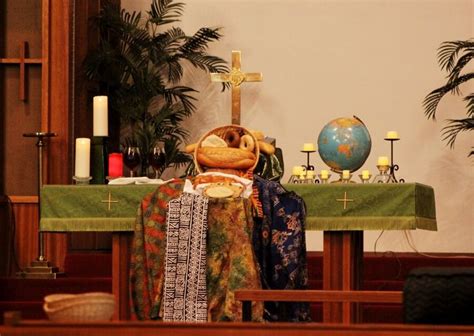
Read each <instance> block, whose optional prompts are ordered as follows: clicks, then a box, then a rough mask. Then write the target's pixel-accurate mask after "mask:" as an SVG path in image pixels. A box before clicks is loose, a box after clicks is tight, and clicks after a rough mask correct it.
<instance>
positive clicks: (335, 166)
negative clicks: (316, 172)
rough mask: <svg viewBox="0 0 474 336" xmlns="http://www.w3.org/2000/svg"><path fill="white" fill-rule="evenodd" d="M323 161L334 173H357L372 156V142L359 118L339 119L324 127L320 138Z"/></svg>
mask: <svg viewBox="0 0 474 336" xmlns="http://www.w3.org/2000/svg"><path fill="white" fill-rule="evenodd" d="M318 147H319V148H318V151H319V155H320V156H321V159H322V160H323V161H324V163H326V164H327V165H328V166H329V167H330V168H331V169H332V170H333V171H335V172H338V173H340V172H342V171H343V170H350V171H351V172H353V171H356V170H357V169H359V168H360V167H362V165H363V164H364V162H365V160H367V157H368V156H369V154H370V149H371V147H372V141H371V139H370V134H369V131H368V130H367V127H365V125H364V123H363V122H362V121H361V120H360V119H359V118H357V117H355V116H354V118H337V119H334V120H332V121H330V122H329V123H328V124H327V125H326V126H324V127H323V129H322V130H321V132H320V133H319V136H318Z"/></svg>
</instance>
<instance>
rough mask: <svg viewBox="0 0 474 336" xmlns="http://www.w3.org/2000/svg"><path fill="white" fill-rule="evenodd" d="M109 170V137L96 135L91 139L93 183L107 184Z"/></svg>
mask: <svg viewBox="0 0 474 336" xmlns="http://www.w3.org/2000/svg"><path fill="white" fill-rule="evenodd" d="M107 172H108V153H107V137H106V136H94V137H92V141H91V175H92V179H91V181H90V183H91V184H106V183H107V179H106V175H107Z"/></svg>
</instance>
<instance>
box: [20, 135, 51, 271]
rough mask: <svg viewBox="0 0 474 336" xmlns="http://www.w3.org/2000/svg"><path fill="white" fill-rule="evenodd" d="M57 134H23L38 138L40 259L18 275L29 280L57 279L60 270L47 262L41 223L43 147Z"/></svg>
mask: <svg viewBox="0 0 474 336" xmlns="http://www.w3.org/2000/svg"><path fill="white" fill-rule="evenodd" d="M56 135H57V134H56V133H50V132H35V133H26V134H23V136H24V137H28V138H37V142H36V147H37V148H38V257H37V258H36V260H34V261H32V262H31V264H30V266H29V267H27V268H26V269H25V271H23V272H19V273H17V275H18V276H20V277H23V278H28V279H55V278H56V277H57V274H58V268H57V267H52V266H51V263H50V262H49V261H47V260H46V256H45V253H44V237H43V233H42V232H41V231H40V221H41V187H42V186H43V147H44V146H45V145H46V141H45V138H46V139H47V138H51V137H55V136H56Z"/></svg>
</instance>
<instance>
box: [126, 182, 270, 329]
mask: <svg viewBox="0 0 474 336" xmlns="http://www.w3.org/2000/svg"><path fill="white" fill-rule="evenodd" d="M183 185H184V183H183V181H181V180H175V181H174V182H172V183H168V184H165V185H162V186H160V187H158V189H157V190H156V191H155V192H153V193H152V194H150V195H147V196H146V197H145V198H144V199H143V201H142V204H141V206H140V208H139V213H138V215H137V220H136V228H135V236H134V241H133V249H132V262H131V270H130V271H131V276H130V280H131V296H132V312H133V313H134V314H135V317H136V318H138V319H140V320H149V319H160V318H162V316H163V314H162V311H161V308H162V304H163V283H164V274H165V269H164V267H165V249H166V235H165V234H166V216H167V205H168V203H169V202H170V201H171V200H172V199H175V198H177V197H179V195H180V194H181V190H182V188H183ZM252 232H253V219H252V215H251V202H250V201H249V200H247V199H235V200H233V199H230V200H227V199H224V200H209V204H208V236H207V274H206V278H207V297H208V304H207V305H208V307H207V316H208V321H239V320H240V319H241V317H242V315H241V314H242V312H241V304H240V302H236V300H235V296H234V292H235V290H237V289H259V288H261V285H260V278H259V273H258V266H257V262H256V260H255V256H254V253H253V250H252V243H251V235H252ZM253 312H254V315H253V316H254V320H261V316H262V313H263V309H262V306H261V305H259V304H255V306H254V308H253Z"/></svg>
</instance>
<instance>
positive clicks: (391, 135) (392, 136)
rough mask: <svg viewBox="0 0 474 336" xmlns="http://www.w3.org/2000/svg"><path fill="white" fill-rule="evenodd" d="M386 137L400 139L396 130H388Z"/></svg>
mask: <svg viewBox="0 0 474 336" xmlns="http://www.w3.org/2000/svg"><path fill="white" fill-rule="evenodd" d="M385 139H391V140H398V139H400V138H399V137H398V133H397V132H396V131H388V132H387V135H386V136H385Z"/></svg>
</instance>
